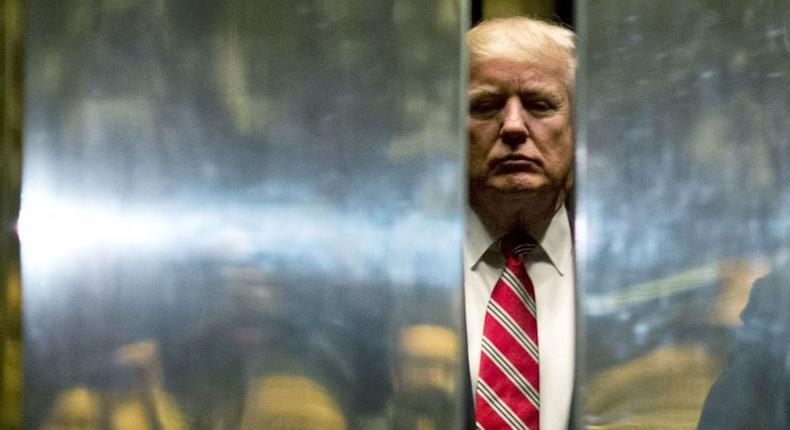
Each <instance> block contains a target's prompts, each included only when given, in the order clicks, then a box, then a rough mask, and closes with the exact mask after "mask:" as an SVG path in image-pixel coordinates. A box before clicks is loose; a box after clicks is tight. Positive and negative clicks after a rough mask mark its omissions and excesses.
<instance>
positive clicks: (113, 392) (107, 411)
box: [42, 341, 187, 430]
mask: <svg viewBox="0 0 790 430" xmlns="http://www.w3.org/2000/svg"><path fill="white" fill-rule="evenodd" d="M113 361H114V362H115V363H116V364H117V365H118V366H119V367H118V368H116V369H115V372H114V373H113V374H111V375H107V376H108V377H109V378H111V379H118V378H119V376H120V373H121V372H123V371H124V370H128V371H130V372H131V373H132V377H131V381H129V383H128V386H122V387H103V389H100V388H99V387H88V386H76V387H71V388H67V389H64V390H62V391H61V392H59V393H57V395H56V396H55V399H54V401H53V402H52V407H51V409H50V411H49V414H48V415H47V416H46V418H45V420H44V423H43V425H42V428H43V429H45V430H50V429H51V430H69V429H105V428H106V429H112V430H136V429H139V430H148V429H150V430H153V429H160V430H181V429H186V428H187V425H186V422H185V420H184V417H183V415H182V414H181V412H180V411H179V407H178V406H177V405H176V403H175V401H174V400H173V399H172V396H171V395H170V394H168V393H166V392H165V390H164V381H163V375H162V364H161V360H160V357H159V347H158V345H157V344H156V343H155V342H152V341H142V342H138V343H135V344H131V345H127V346H125V347H123V348H121V349H120V350H118V351H117V353H116V355H115V358H114V360H113Z"/></svg>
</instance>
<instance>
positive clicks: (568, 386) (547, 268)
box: [464, 205, 575, 430]
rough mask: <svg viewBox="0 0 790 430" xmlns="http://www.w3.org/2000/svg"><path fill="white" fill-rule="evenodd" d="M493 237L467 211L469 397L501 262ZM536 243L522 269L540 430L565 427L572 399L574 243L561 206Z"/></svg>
mask: <svg viewBox="0 0 790 430" xmlns="http://www.w3.org/2000/svg"><path fill="white" fill-rule="evenodd" d="M498 239H499V238H498V237H492V235H491V233H489V232H488V231H487V230H486V229H485V228H484V227H483V224H482V223H481V221H480V219H479V218H478V217H477V215H476V214H475V213H474V211H472V210H471V209H470V208H467V211H466V235H465V237H464V301H465V307H466V335H467V342H468V347H469V374H470V377H471V380H472V393H474V392H475V387H476V386H477V373H478V370H479V368H480V345H481V342H482V337H483V323H484V321H485V314H486V307H487V306H488V299H489V297H490V296H491V292H492V291H493V289H494V285H495V284H496V281H497V280H498V279H499V276H500V275H501V274H502V268H503V267H504V263H505V260H504V258H503V257H502V254H501V253H500V251H499V249H497V247H496V245H495V244H496V242H497V240H498ZM535 240H537V242H538V244H539V245H540V247H539V248H537V249H535V251H533V252H532V254H530V257H529V261H527V262H526V263H525V266H526V269H527V273H528V274H529V277H530V279H531V280H532V283H533V284H534V286H535V296H536V302H537V308H538V349H539V354H540V428H541V430H555V429H566V428H567V427H568V419H569V416H570V407H571V398H572V396H573V377H574V375H573V372H574V348H575V320H574V283H573V279H574V271H573V269H574V267H573V250H572V246H573V240H572V238H571V229H570V223H569V221H568V215H567V211H566V210H565V206H564V205H563V206H562V207H560V209H559V210H558V211H557V212H556V213H555V214H554V217H553V218H552V220H551V222H550V223H549V226H548V228H547V229H546V232H545V233H544V234H543V235H542V237H535ZM492 245H494V246H492ZM473 398H474V396H473Z"/></svg>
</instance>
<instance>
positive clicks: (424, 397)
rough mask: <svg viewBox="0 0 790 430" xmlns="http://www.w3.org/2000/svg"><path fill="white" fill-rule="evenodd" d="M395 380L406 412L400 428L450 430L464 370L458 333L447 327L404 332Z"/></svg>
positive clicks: (398, 422) (418, 326) (424, 326)
mask: <svg viewBox="0 0 790 430" xmlns="http://www.w3.org/2000/svg"><path fill="white" fill-rule="evenodd" d="M400 345H401V354H402V356H401V358H400V360H399V362H398V367H397V369H396V377H395V381H396V384H397V388H398V392H399V394H400V396H399V401H400V402H401V403H402V405H401V407H400V408H398V409H399V410H401V411H402V412H401V413H400V414H398V415H397V416H396V417H395V424H394V426H395V428H397V429H403V430H406V429H419V430H434V429H449V428H452V425H453V421H452V418H453V417H452V415H451V414H450V412H451V411H452V410H453V405H452V401H453V397H454V396H455V395H456V385H457V384H458V382H459V381H458V373H459V371H460V363H459V357H460V355H459V354H460V351H459V339H458V333H456V332H453V331H452V330H451V329H449V328H447V327H442V326H437V325H430V324H416V325H411V326H407V327H405V328H404V329H402V331H401V334H400Z"/></svg>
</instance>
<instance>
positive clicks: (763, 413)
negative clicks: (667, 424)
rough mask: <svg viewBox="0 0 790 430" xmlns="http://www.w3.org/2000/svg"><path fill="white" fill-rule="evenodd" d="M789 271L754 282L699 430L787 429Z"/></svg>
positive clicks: (789, 334) (789, 355)
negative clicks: (741, 323)
mask: <svg viewBox="0 0 790 430" xmlns="http://www.w3.org/2000/svg"><path fill="white" fill-rule="evenodd" d="M789 281H790V272H788V271H787V270H785V271H783V272H773V273H770V274H769V275H768V276H766V277H764V278H762V279H760V280H758V281H757V282H756V283H755V285H754V287H753V288H752V292H751V295H750V297H749V303H748V305H747V306H746V308H745V309H744V311H743V313H742V314H741V319H742V320H743V325H742V326H741V327H740V328H739V329H738V330H737V332H736V339H735V345H734V347H733V350H732V351H731V353H730V360H729V363H728V365H727V367H726V369H725V370H724V373H723V374H722V376H721V377H720V378H719V380H718V381H717V382H716V384H715V385H714V386H713V388H712V389H711V392H710V393H709V394H708V398H707V399H706V401H705V407H704V408H703V412H702V417H701V419H700V425H699V428H700V429H702V430H729V429H733V430H735V429H738V430H740V429H744V430H746V429H749V430H758V429H781V430H784V429H788V428H790V416H788V406H790V405H789V404H788V399H790V397H788V394H790V392H789V391H788V387H790V378H788V377H789V376H790V282H789Z"/></svg>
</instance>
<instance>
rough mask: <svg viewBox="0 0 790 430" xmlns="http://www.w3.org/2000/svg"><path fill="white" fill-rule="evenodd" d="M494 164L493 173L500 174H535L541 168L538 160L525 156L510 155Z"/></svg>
mask: <svg viewBox="0 0 790 430" xmlns="http://www.w3.org/2000/svg"><path fill="white" fill-rule="evenodd" d="M493 164H494V166H493V167H494V168H493V171H494V173H498V174H507V173H525V172H526V173H528V172H535V171H537V170H539V168H540V166H541V164H540V162H539V161H538V160H536V159H534V158H530V157H527V156H524V155H509V156H507V157H503V158H501V159H499V160H496V161H495V162H494V163H493Z"/></svg>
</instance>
